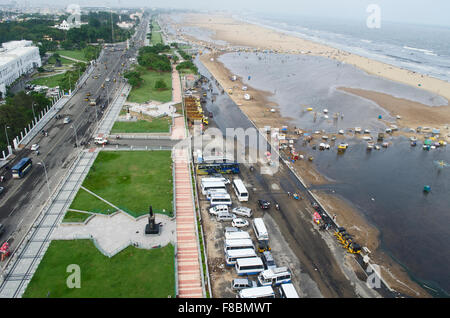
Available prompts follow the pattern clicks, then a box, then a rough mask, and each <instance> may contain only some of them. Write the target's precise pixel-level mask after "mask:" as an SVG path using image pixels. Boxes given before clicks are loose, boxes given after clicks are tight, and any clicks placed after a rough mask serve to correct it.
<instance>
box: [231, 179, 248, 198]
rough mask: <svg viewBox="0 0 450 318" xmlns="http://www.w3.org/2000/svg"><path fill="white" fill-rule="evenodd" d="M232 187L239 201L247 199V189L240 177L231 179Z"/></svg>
mask: <svg viewBox="0 0 450 318" xmlns="http://www.w3.org/2000/svg"><path fill="white" fill-rule="evenodd" d="M233 189H234V192H235V193H236V196H237V198H238V200H239V201H241V202H242V201H248V191H247V188H246V187H245V185H244V182H242V180H241V179H239V178H236V179H234V180H233Z"/></svg>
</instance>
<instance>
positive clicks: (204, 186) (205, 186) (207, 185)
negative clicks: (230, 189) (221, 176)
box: [201, 181, 227, 195]
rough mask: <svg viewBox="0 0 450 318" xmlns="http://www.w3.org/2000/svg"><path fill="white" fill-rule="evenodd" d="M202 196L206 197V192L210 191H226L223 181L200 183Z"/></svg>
mask: <svg viewBox="0 0 450 318" xmlns="http://www.w3.org/2000/svg"><path fill="white" fill-rule="evenodd" d="M201 188H202V194H203V195H206V194H207V192H208V190H212V189H225V190H226V189H227V186H226V185H225V183H223V181H212V182H202V183H201Z"/></svg>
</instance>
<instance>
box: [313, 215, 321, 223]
mask: <svg viewBox="0 0 450 318" xmlns="http://www.w3.org/2000/svg"><path fill="white" fill-rule="evenodd" d="M313 219H314V222H315V223H317V224H319V223H320V220H322V217H321V216H320V214H319V213H317V212H314V216H313Z"/></svg>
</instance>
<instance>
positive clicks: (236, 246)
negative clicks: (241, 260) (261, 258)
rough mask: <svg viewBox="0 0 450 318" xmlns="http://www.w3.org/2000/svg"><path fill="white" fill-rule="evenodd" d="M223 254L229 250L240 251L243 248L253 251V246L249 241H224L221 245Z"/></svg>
mask: <svg viewBox="0 0 450 318" xmlns="http://www.w3.org/2000/svg"><path fill="white" fill-rule="evenodd" d="M223 245H224V246H223V249H224V252H225V253H226V252H227V251H229V250H240V249H243V248H252V249H255V245H253V242H252V240H251V239H243V240H225V243H224V244H223Z"/></svg>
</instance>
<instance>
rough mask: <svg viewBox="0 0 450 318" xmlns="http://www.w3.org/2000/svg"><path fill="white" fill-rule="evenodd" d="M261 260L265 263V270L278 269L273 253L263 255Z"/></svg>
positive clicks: (266, 252)
mask: <svg viewBox="0 0 450 318" xmlns="http://www.w3.org/2000/svg"><path fill="white" fill-rule="evenodd" d="M261 260H262V261H263V264H264V268H265V269H271V268H277V265H276V264H275V260H274V259H273V256H272V253H271V252H269V251H265V252H263V253H262V254H261Z"/></svg>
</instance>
